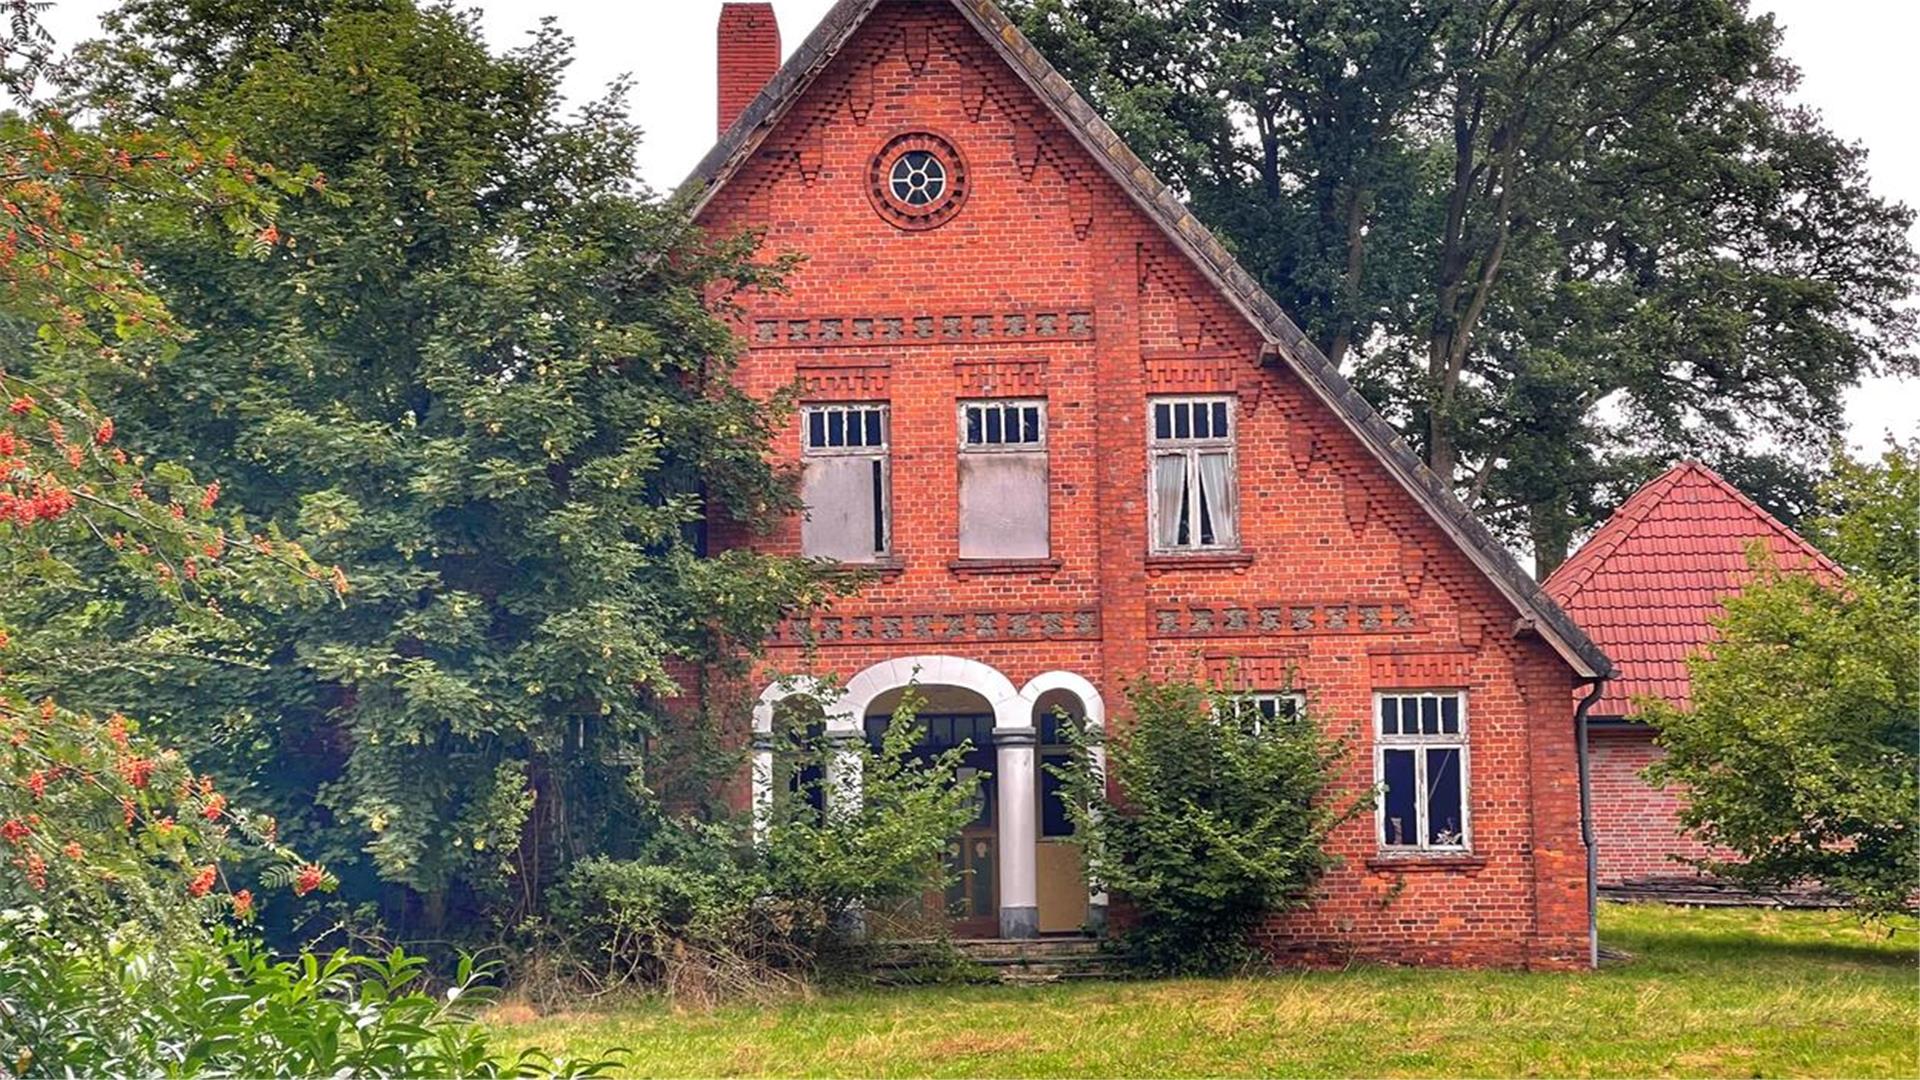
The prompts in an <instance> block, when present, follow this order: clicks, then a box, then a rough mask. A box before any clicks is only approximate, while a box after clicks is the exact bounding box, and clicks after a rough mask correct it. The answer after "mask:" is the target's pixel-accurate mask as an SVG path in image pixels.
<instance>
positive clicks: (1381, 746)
mask: <svg viewBox="0 0 1920 1080" xmlns="http://www.w3.org/2000/svg"><path fill="white" fill-rule="evenodd" d="M1409 697H1410V698H1422V697H1436V698H1453V699H1454V700H1455V701H1456V702H1457V703H1458V707H1459V711H1460V730H1459V731H1458V732H1444V733H1440V734H1434V735H1426V734H1412V735H1409V734H1405V733H1395V734H1392V735H1389V734H1386V733H1385V732H1384V731H1382V730H1381V722H1380V704H1381V702H1382V701H1384V700H1385V699H1387V698H1409ZM1367 723H1368V725H1369V726H1370V729H1371V730H1372V732H1373V787H1374V791H1375V793H1376V794H1375V797H1374V804H1373V836H1374V841H1375V843H1376V845H1377V846H1378V847H1379V849H1380V852H1381V853H1382V854H1384V855H1388V856H1392V855H1418V854H1422V853H1438V854H1449V855H1461V854H1467V853H1470V852H1472V851H1473V761H1472V757H1473V753H1472V749H1471V745H1470V743H1471V740H1470V739H1469V738H1468V731H1469V730H1470V729H1469V726H1468V721H1467V692H1466V691H1465V690H1464V689H1461V688H1459V687H1450V688H1437V689H1436V688H1420V689H1407V690H1375V691H1374V692H1373V715H1372V716H1371V717H1370V718H1369V719H1368V721H1367ZM1388 750H1411V751H1413V776H1414V781H1413V811H1414V838H1415V840H1416V841H1418V842H1417V843H1413V844H1389V843H1388V842H1387V751H1388ZM1428 750H1458V751H1459V752H1460V842H1459V843H1458V844H1430V843H1428V842H1427V803H1428V801H1429V800H1428V789H1427V753H1426V752H1427V751H1428Z"/></svg>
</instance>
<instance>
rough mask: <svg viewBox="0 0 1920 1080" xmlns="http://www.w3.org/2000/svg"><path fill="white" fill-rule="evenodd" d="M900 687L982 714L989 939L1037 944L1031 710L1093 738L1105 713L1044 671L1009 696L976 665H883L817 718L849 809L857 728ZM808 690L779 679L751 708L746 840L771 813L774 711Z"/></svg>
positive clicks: (958, 661)
mask: <svg viewBox="0 0 1920 1080" xmlns="http://www.w3.org/2000/svg"><path fill="white" fill-rule="evenodd" d="M906 686H918V687H924V688H934V687H954V688H957V689H961V690H966V691H970V692H971V693H972V694H974V695H977V696H978V698H979V699H980V700H981V701H984V702H985V704H986V707H987V709H988V710H989V712H990V713H991V716H992V745H993V749H994V768H993V774H994V775H993V785H994V791H993V813H992V822H993V828H994V831H995V834H996V839H997V844H996V847H997V855H998V857H997V866H996V870H997V875H996V876H997V878H998V882H997V884H998V890H997V891H998V919H997V923H998V927H999V933H1000V936H1001V937H1006V938H1027V937H1037V936H1039V934H1040V932H1041V923H1042V919H1041V910H1040V894H1041V888H1040V881H1039V877H1040V867H1039V865H1038V864H1039V859H1038V851H1039V845H1040V832H1041V820H1040V819H1041V812H1040V811H1041V807H1040V798H1039V793H1040V787H1041V784H1040V760H1039V741H1040V733H1041V732H1040V723H1039V721H1040V719H1041V715H1040V712H1039V709H1038V708H1037V707H1038V706H1039V705H1040V704H1041V698H1042V697H1043V696H1044V697H1046V699H1047V701H1046V705H1047V708H1048V709H1049V710H1051V709H1053V708H1064V709H1065V710H1066V711H1068V712H1070V713H1075V712H1077V713H1078V714H1079V717H1080V718H1082V719H1083V720H1084V722H1085V723H1086V725H1087V726H1088V728H1089V730H1091V731H1094V732H1098V731H1101V730H1104V728H1105V723H1106V709H1105V705H1104V703H1103V702H1102V701H1101V698H1100V694H1099V691H1097V690H1095V689H1094V687H1093V684H1092V683H1090V682H1088V681H1087V680H1086V679H1085V678H1082V677H1081V676H1079V675H1076V674H1073V673H1072V672H1066V671H1049V672H1046V673H1044V674H1041V675H1038V676H1036V677H1034V678H1033V679H1031V680H1029V681H1028V682H1027V684H1026V685H1025V686H1023V687H1020V688H1018V689H1016V688H1015V687H1014V685H1013V683H1012V681H1011V680H1009V679H1008V678H1007V677H1006V676H1005V675H1003V674H1002V673H1001V672H999V671H998V670H996V669H995V668H993V667H991V666H989V665H987V664H984V663H981V662H979V661H977V660H969V659H965V658H963V657H957V656H942V655H924V656H907V657H900V658H898V659H893V660H883V661H881V662H879V663H877V664H874V665H873V666H871V667H868V668H867V669H865V670H863V671H861V672H859V673H858V674H856V675H854V676H853V677H852V678H851V679H849V680H848V681H847V684H846V686H845V688H844V689H843V690H842V691H841V692H840V694H839V695H838V696H837V698H836V699H835V700H834V702H833V704H832V706H830V707H829V709H828V711H827V715H826V718H825V719H826V729H827V733H828V736H829V737H830V738H832V737H836V736H837V737H839V738H842V739H844V740H846V743H847V746H846V748H845V749H843V750H840V751H838V752H837V753H836V754H835V756H834V760H833V762H831V763H830V767H829V770H828V774H829V775H828V777H827V786H828V790H829V791H830V792H831V793H832V794H833V797H835V798H844V799H854V800H857V799H858V798H859V797H860V794H859V793H860V779H859V776H858V771H859V761H860V758H859V753H858V750H857V749H855V746H856V745H857V742H856V740H862V739H864V738H865V737H866V733H865V721H866V717H867V716H868V714H869V713H870V712H871V711H872V709H873V707H874V705H875V700H876V699H877V698H879V697H880V696H881V695H883V694H886V693H888V692H889V691H893V690H897V689H900V688H902V687H906ZM816 687H817V683H814V682H812V681H811V680H806V679H788V680H782V681H780V682H776V683H774V684H773V685H771V686H769V687H767V688H766V690H765V691H763V692H762V693H761V695H760V700H759V701H758V703H757V704H756V705H755V707H754V713H753V730H754V740H755V741H754V752H753V765H752V772H753V807H754V814H755V829H756V833H759V832H761V831H762V830H764V829H765V827H766V822H767V821H768V818H769V816H770V811H771V807H772V805H773V783H774V776H775V775H776V774H775V765H774V760H773V740H772V734H773V723H774V706H775V704H776V703H778V702H779V701H780V699H782V698H784V697H786V696H788V695H790V694H794V693H799V692H802V691H808V690H812V689H815V688H816ZM1074 704H1077V705H1078V708H1077V709H1074V708H1072V705H1074ZM1094 754H1095V766H1096V768H1099V767H1101V766H1102V765H1103V761H1102V758H1101V754H1102V751H1101V750H1100V749H1099V748H1098V745H1097V740H1096V746H1095V750H1094ZM1064 865H1066V864H1064V863H1063V862H1062V860H1060V859H1057V858H1055V859H1050V860H1049V874H1051V875H1055V876H1057V875H1059V874H1061V873H1063V872H1064V871H1063V870H1062V869H1061V867H1063V866H1064ZM1051 895H1054V896H1057V895H1058V890H1057V889H1055V890H1051ZM1106 900H1107V898H1106V895H1105V894H1104V893H1102V892H1099V891H1097V890H1094V891H1089V892H1087V893H1086V905H1087V906H1086V920H1085V924H1086V925H1088V926H1091V927H1099V926H1103V925H1104V924H1105V922H1106ZM1048 921H1049V923H1050V924H1057V923H1059V922H1060V921H1061V919H1060V917H1059V915H1058V914H1057V913H1056V914H1054V915H1052V916H1051V917H1050V918H1049V920H1048ZM1050 928H1051V926H1050Z"/></svg>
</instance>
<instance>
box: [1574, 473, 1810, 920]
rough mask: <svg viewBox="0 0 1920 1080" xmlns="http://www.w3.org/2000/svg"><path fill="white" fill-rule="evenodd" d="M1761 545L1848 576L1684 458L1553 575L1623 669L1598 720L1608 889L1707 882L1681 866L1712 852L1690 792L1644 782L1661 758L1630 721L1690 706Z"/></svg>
mask: <svg viewBox="0 0 1920 1080" xmlns="http://www.w3.org/2000/svg"><path fill="white" fill-rule="evenodd" d="M1756 542H1758V543H1761V544H1764V545H1766V548H1767V550H1768V551H1769V552H1771V553H1772V556H1773V558H1774V560H1775V562H1776V563H1777V564H1778V565H1779V566H1780V567H1781V568H1782V569H1791V570H1808V571H1811V572H1814V573H1818V574H1822V575H1831V576H1832V577H1835V578H1837V577H1839V576H1840V574H1841V571H1840V568H1839V567H1838V566H1836V565H1834V563H1833V562H1832V561H1831V560H1829V559H1828V558H1827V557H1826V556H1825V555H1822V554H1821V553H1820V551H1819V550H1818V549H1816V548H1815V547H1814V546H1813V545H1812V544H1809V543H1808V542H1807V541H1806V540H1804V539H1802V538H1801V537H1800V536H1799V535H1798V534H1797V533H1795V532H1794V531H1793V530H1792V529H1789V528H1787V527H1786V526H1785V525H1783V524H1781V522H1780V520H1779V519H1778V518H1775V517H1774V516H1773V515H1772V514H1769V513H1767V512H1766V511H1765V510H1763V509H1761V508H1760V507H1759V506H1758V505H1756V504H1755V503H1754V501H1753V500H1752V499H1749V498H1747V497H1746V496H1745V495H1743V494H1741V493H1740V491H1739V489H1737V488H1735V487H1734V486H1733V485H1732V484H1729V483H1727V481H1726V480H1724V479H1723V478H1721V476H1720V475H1719V474H1718V473H1716V472H1714V471H1713V470H1712V469H1709V468H1707V467H1706V466H1705V465H1702V464H1700V463H1699V462H1697V461H1686V462H1682V463H1680V464H1679V465H1676V466H1674V467H1673V468H1671V469H1669V470H1667V471H1666V472H1665V473H1663V474H1661V475H1660V476H1659V477H1658V478H1657V479H1655V480H1653V481H1652V482H1650V483H1648V484H1647V485H1646V486H1645V487H1643V488H1641V489H1640V490H1639V491H1637V492H1635V493H1634V494H1633V496H1632V497H1631V498H1629V499H1628V500H1627V501H1626V502H1625V503H1622V504H1621V506H1620V509H1619V510H1617V511H1615V512H1614V515H1613V517H1611V518H1609V519H1608V520H1607V522H1606V524H1604V525H1602V526H1601V527H1600V529H1599V531H1597V532H1595V533H1594V534H1593V537H1592V539H1590V540H1588V541H1587V542H1586V543H1585V544H1584V545H1582V546H1581V548H1580V550H1579V551H1577V552H1575V553H1574V555H1573V557H1572V558H1570V559H1568V560H1567V561H1566V562H1565V563H1563V564H1561V566H1560V567H1559V569H1557V570H1555V571H1554V572H1553V574H1552V575H1551V576H1550V577H1548V578H1547V581H1546V586H1545V587H1546V591H1547V593H1548V595H1550V596H1552V597H1553V598H1554V600H1555V601H1557V602H1558V603H1559V604H1560V605H1561V607H1562V608H1563V609H1564V610H1565V611H1566V612H1567V614H1569V615H1571V616H1573V619H1574V621H1575V622H1577V623H1579V624H1580V626H1581V628H1582V629H1584V630H1585V631H1586V632H1587V635H1588V636H1589V637H1590V638H1591V639H1592V640H1593V641H1594V642H1595V643H1597V644H1598V645H1600V646H1601V647H1602V648H1603V649H1605V650H1606V652H1607V655H1609V656H1611V657H1612V658H1613V660H1614V666H1615V673H1614V676H1613V678H1612V679H1611V680H1610V681H1608V683H1607V684H1606V689H1605V690H1604V691H1603V692H1602V693H1601V695H1600V697H1599V699H1598V700H1597V701H1596V702H1595V703H1594V705H1593V706H1592V708H1591V709H1590V710H1589V713H1588V720H1589V731H1588V742H1589V753H1590V755H1591V770H1592V774H1591V779H1590V784H1591V794H1592V799H1593V828H1594V833H1595V835H1596V839H1597V840H1598V844H1597V848H1598V870H1599V873H1598V878H1599V884H1600V885H1603V886H1628V887H1641V886H1649V885H1653V886H1657V885H1664V884H1673V883H1675V882H1677V881H1681V880H1686V879H1697V878H1698V876H1699V875H1698V874H1697V872H1696V871H1694V870H1693V869H1692V868H1691V867H1688V866H1687V865H1686V864H1684V863H1682V862H1680V861H1679V860H1680V859H1683V858H1700V857H1703V856H1706V855H1709V854H1711V852H1710V851H1709V850H1708V849H1707V848H1706V847H1705V846H1703V845H1702V844H1700V843H1699V841H1697V840H1694V839H1693V838H1691V837H1688V836H1685V835H1682V834H1681V832H1680V829H1679V826H1678V818H1677V814H1678V812H1679V809H1680V800H1681V795H1680V793H1679V792H1677V791H1674V790H1672V789H1668V790H1665V791H1661V790H1656V789H1655V788H1653V787H1652V786H1651V785H1649V784H1648V783H1647V782H1646V781H1645V780H1643V779H1642V778H1641V775H1640V774H1641V772H1642V771H1643V770H1645V769H1646V767H1647V766H1648V765H1651V764H1653V762H1654V761H1656V760H1658V759H1659V757H1660V753H1661V751H1660V748H1659V747H1657V746H1655V745H1654V741H1653V740H1654V735H1655V730H1654V728H1653V727H1652V726H1651V725H1649V724H1646V723H1643V722H1641V721H1639V720H1637V719H1635V718H1634V714H1635V713H1636V712H1637V711H1638V705H1637V703H1638V702H1639V701H1640V700H1642V699H1644V698H1661V699H1664V700H1666V701H1668V702H1670V703H1672V704H1673V705H1675V706H1677V707H1679V708H1682V709H1684V708H1687V707H1688V706H1689V705H1690V704H1691V703H1692V702H1691V697H1690V694H1689V689H1688V686H1689V684H1688V675H1687V664H1686V660H1687V656H1688V655H1689V654H1691V653H1693V652H1695V651H1697V650H1698V649H1699V648H1700V646H1702V645H1704V644H1706V643H1708V642H1709V641H1711V640H1712V638H1713V619H1714V617H1715V616H1717V615H1718V614H1719V613H1720V610H1721V603H1722V602H1723V601H1724V600H1725V599H1726V598H1727V597H1728V596H1730V595H1732V594H1734V593H1736V592H1738V591H1739V590H1740V588H1741V587H1742V586H1743V585H1745V584H1746V583H1747V582H1748V581H1749V580H1751V579H1752V577H1753V572H1752V569H1751V568H1750V566H1749V564H1748V561H1747V549H1748V547H1749V546H1750V545H1752V544H1754V543H1756Z"/></svg>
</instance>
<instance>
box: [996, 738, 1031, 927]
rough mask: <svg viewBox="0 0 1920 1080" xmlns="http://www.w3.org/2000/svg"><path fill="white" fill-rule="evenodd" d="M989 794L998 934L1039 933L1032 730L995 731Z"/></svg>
mask: <svg viewBox="0 0 1920 1080" xmlns="http://www.w3.org/2000/svg"><path fill="white" fill-rule="evenodd" d="M993 742H994V747H995V749H996V751H997V760H996V762H995V765H996V768H995V770H994V790H995V791H996V793H997V794H998V796H999V798H998V802H999V806H998V808H997V809H998V810H999V819H998V830H997V831H998V833H999V842H1000V936H1001V937H1005V938H1030V937H1038V936H1039V935H1040V893H1039V886H1038V881H1037V879H1038V876H1039V875H1038V873H1037V871H1036V863H1035V860H1036V859H1037V858H1038V854H1037V849H1036V845H1037V844H1038V842H1039V836H1040V822H1039V817H1038V814H1037V810H1038V806H1039V799H1038V797H1037V793H1036V791H1035V790H1034V789H1035V787H1036V786H1037V784H1036V774H1035V772H1034V747H1035V744H1036V743H1037V742H1038V737H1037V733H1036V732H1035V731H1034V729H1033V728H1032V727H1020V728H1005V727H996V728H994V731H993Z"/></svg>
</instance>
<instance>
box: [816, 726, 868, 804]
mask: <svg viewBox="0 0 1920 1080" xmlns="http://www.w3.org/2000/svg"><path fill="white" fill-rule="evenodd" d="M827 738H828V739H829V740H830V741H831V742H832V745H833V749H832V750H831V751H829V752H828V754H827V761H826V776H825V777H824V778H823V779H824V780H825V781H826V787H827V790H826V802H827V813H829V814H845V813H847V812H849V811H857V810H859V809H860V735H859V734H858V733H846V732H831V733H829V734H828V736H827Z"/></svg>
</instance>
